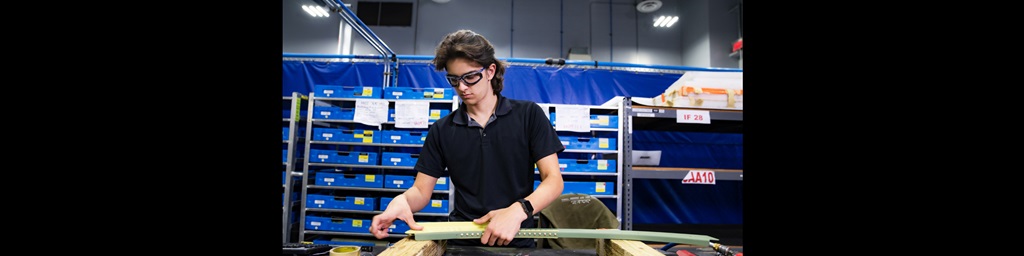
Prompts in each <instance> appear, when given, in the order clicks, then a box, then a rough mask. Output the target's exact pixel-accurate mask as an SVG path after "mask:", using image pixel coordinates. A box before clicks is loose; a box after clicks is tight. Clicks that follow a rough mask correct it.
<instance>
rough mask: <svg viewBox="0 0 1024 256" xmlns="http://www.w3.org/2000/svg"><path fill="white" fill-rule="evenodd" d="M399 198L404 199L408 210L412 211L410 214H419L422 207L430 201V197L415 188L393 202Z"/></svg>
mask: <svg viewBox="0 0 1024 256" xmlns="http://www.w3.org/2000/svg"><path fill="white" fill-rule="evenodd" d="M399 198H402V199H405V201H406V202H407V203H408V204H409V210H412V212H419V211H420V210H422V209H423V207H426V206H427V202H429V201H430V196H429V195H428V194H426V193H423V192H421V191H420V190H419V188H416V187H415V186H413V187H411V188H409V189H408V190H406V191H405V192H403V193H402V194H401V195H398V196H397V197H395V200H398V199H399Z"/></svg>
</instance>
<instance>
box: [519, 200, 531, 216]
mask: <svg viewBox="0 0 1024 256" xmlns="http://www.w3.org/2000/svg"><path fill="white" fill-rule="evenodd" d="M516 201H517V202H519V204H520V205H522V206H523V212H526V216H527V217H529V216H533V204H531V203H530V200H526V198H523V199H519V200H516Z"/></svg>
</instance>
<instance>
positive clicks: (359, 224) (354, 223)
mask: <svg viewBox="0 0 1024 256" xmlns="http://www.w3.org/2000/svg"><path fill="white" fill-rule="evenodd" d="M352 227H357V228H361V227H363V220H352Z"/></svg>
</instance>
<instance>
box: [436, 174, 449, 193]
mask: <svg viewBox="0 0 1024 256" xmlns="http://www.w3.org/2000/svg"><path fill="white" fill-rule="evenodd" d="M436 183H437V184H436V185H434V190H448V184H449V183H448V177H440V178H437V182H436Z"/></svg>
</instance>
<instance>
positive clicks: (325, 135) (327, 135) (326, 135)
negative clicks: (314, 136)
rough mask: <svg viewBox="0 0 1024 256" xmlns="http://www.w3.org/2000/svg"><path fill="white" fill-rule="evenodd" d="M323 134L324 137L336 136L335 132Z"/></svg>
mask: <svg viewBox="0 0 1024 256" xmlns="http://www.w3.org/2000/svg"><path fill="white" fill-rule="evenodd" d="M322 136H323V137H324V138H328V139H330V138H334V134H333V133H324V134H322Z"/></svg>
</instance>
